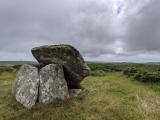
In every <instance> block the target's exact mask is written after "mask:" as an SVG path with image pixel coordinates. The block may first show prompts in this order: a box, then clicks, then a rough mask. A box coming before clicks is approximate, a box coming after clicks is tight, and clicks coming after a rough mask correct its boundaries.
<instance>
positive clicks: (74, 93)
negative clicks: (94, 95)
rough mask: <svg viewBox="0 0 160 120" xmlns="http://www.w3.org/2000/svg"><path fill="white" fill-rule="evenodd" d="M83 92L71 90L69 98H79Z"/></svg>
mask: <svg viewBox="0 0 160 120" xmlns="http://www.w3.org/2000/svg"><path fill="white" fill-rule="evenodd" d="M81 92H82V90H81V89H70V90H69V96H70V97H73V96H74V97H76V96H78V95H79V94H80V93H81Z"/></svg>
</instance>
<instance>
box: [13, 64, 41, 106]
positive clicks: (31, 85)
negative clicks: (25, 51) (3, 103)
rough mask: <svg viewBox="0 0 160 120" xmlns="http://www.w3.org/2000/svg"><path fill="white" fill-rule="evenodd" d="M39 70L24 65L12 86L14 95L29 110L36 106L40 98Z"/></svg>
mask: <svg viewBox="0 0 160 120" xmlns="http://www.w3.org/2000/svg"><path fill="white" fill-rule="evenodd" d="M38 86H39V75H38V68H36V67H32V66H31V65H27V64H24V65H22V66H21V67H20V69H19V71H18V74H17V76H16V80H15V81H14V83H13V85H12V93H13V94H14V95H15V96H16V100H17V101H19V102H20V103H21V104H23V105H24V106H25V107H27V108H31V107H32V106H33V105H35V103H36V100H37V97H38Z"/></svg>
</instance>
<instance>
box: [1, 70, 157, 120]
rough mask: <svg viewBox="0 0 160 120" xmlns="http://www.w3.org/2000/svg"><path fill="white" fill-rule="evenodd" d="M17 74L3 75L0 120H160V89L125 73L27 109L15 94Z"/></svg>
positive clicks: (86, 82) (84, 84)
mask: <svg viewBox="0 0 160 120" xmlns="http://www.w3.org/2000/svg"><path fill="white" fill-rule="evenodd" d="M15 75H16V72H15V71H13V72H12V73H3V74H2V75H0V119H1V120H6V119H26V120H40V119H41V120H43V119H44V120H159V118H160V86H159V85H156V84H146V83H141V82H138V81H133V80H131V79H129V78H127V77H125V76H124V75H123V74H122V72H113V73H106V75H105V76H103V77H98V76H94V77H93V76H89V77H87V78H86V79H85V80H84V81H83V82H82V84H81V85H82V87H83V92H82V93H81V94H80V95H79V96H78V97H73V98H70V99H68V100H66V101H61V100H56V101H54V102H52V103H50V104H46V105H44V104H39V103H38V104H36V105H35V106H34V107H33V108H31V109H27V108H24V107H23V106H22V105H21V104H19V103H18V102H16V100H15V98H14V96H13V95H12V94H11V84H12V82H13V81H14V78H15Z"/></svg>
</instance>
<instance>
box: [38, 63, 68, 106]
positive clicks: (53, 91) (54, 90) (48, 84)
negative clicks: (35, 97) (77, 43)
mask: <svg viewBox="0 0 160 120" xmlns="http://www.w3.org/2000/svg"><path fill="white" fill-rule="evenodd" d="M68 97H69V93H68V87H67V83H66V80H65V78H64V73H63V68H62V66H61V65H58V64H49V65H46V66H45V67H43V68H42V69H41V70H40V86H39V102H42V103H49V102H51V101H53V100H54V99H56V98H59V99H63V100H64V99H66V98H68Z"/></svg>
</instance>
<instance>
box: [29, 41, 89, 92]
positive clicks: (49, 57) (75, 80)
mask: <svg viewBox="0 0 160 120" xmlns="http://www.w3.org/2000/svg"><path fill="white" fill-rule="evenodd" d="M31 51H32V54H33V56H34V57H35V58H36V59H37V61H38V62H39V63H40V65H41V66H42V67H43V66H45V65H48V64H60V65H62V66H63V69H64V75H65V79H66V81H67V85H68V87H69V88H71V89H74V88H75V89H77V88H80V83H81V81H82V80H83V78H85V77H86V76H88V75H89V74H90V69H89V67H88V66H87V65H86V64H85V62H84V59H83V57H82V55H81V54H80V53H79V51H78V50H77V49H75V48H74V47H73V46H71V45H65V44H61V45H51V46H41V47H35V48H32V50H31Z"/></svg>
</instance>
